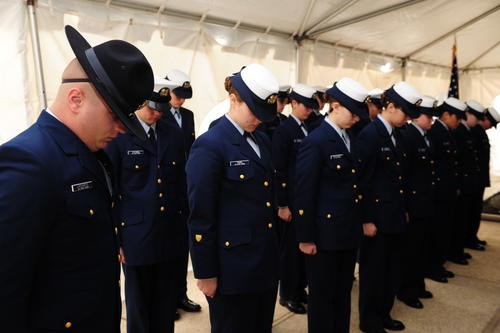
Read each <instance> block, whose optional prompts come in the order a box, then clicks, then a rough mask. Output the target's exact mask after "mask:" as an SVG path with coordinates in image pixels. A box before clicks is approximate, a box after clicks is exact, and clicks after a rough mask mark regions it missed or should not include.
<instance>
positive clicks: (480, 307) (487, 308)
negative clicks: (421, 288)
mask: <svg viewBox="0 0 500 333" xmlns="http://www.w3.org/2000/svg"><path fill="white" fill-rule="evenodd" d="M479 238H481V239H484V240H486V241H487V242H488V245H487V247H486V251H484V252H478V251H473V250H468V252H469V253H471V255H472V256H473V259H472V260H470V264H469V265H468V266H460V265H455V264H448V266H447V267H448V269H449V270H451V271H453V272H454V273H455V274H456V277H455V278H453V279H450V281H449V283H444V284H443V283H437V282H434V281H431V280H426V286H427V289H428V290H429V291H431V292H432V293H433V294H434V298H433V299H425V300H422V302H423V303H424V308H423V309H420V310H417V309H413V308H409V307H407V306H406V305H404V304H403V303H401V302H399V301H396V303H395V306H394V308H393V310H392V316H393V318H395V319H398V320H401V321H403V322H404V324H405V325H406V330H405V331H404V332H407V333H423V332H425V333H434V332H435V333H448V332H449V333H462V332H463V333H476V332H477V333H479V332H484V333H494V332H495V333H500V223H494V222H482V223H481V229H480V231H479ZM188 289H189V290H188V295H189V297H190V298H191V299H193V300H194V301H196V302H198V303H200V304H201V305H202V311H201V312H199V313H185V312H182V311H181V319H180V320H179V321H177V322H176V326H175V331H176V333H197V332H200V333H202V332H203V333H207V332H210V323H209V319H208V305H207V302H206V300H205V298H204V297H203V295H202V294H201V292H200V291H198V290H197V289H196V281H195V280H194V279H193V276H192V272H189V280H188ZM358 318H359V317H358V282H357V281H356V282H354V286H353V293H352V314H351V332H360V331H359V327H358V325H359V319H358ZM125 327H126V318H125V315H124V318H123V321H122V332H126V328H125ZM273 332H274V333H299V332H301V333H302V332H304V333H305V332H307V317H306V315H296V314H293V313H291V312H289V311H288V310H286V309H285V308H284V307H282V306H280V305H279V304H277V305H276V311H275V315H274V324H273ZM234 333H237V332H234Z"/></svg>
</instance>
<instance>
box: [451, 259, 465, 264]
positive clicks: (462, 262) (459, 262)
mask: <svg viewBox="0 0 500 333" xmlns="http://www.w3.org/2000/svg"><path fill="white" fill-rule="evenodd" d="M450 261H451V262H452V263H455V264H457V265H468V264H469V262H468V261H467V260H466V259H464V258H451V259H450Z"/></svg>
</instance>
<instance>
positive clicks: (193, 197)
mask: <svg viewBox="0 0 500 333" xmlns="http://www.w3.org/2000/svg"><path fill="white" fill-rule="evenodd" d="M223 170H224V162H223V158H222V156H221V155H220V154H219V153H218V152H217V147H216V143H214V142H210V141H209V140H206V136H201V137H200V138H198V140H196V141H195V143H194V144H193V146H192V148H191V152H190V154H189V158H188V161H187V164H186V176H187V186H188V201H189V210H190V215H189V219H188V229H189V248H190V252H191V260H192V263H193V270H194V276H195V277H196V278H197V279H208V278H214V277H217V276H218V255H217V218H218V216H217V215H218V212H217V207H218V204H219V203H218V196H219V186H220V185H219V184H220V182H221V179H222V177H223Z"/></svg>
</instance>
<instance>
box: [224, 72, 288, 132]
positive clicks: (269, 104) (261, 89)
mask: <svg viewBox="0 0 500 333" xmlns="http://www.w3.org/2000/svg"><path fill="white" fill-rule="evenodd" d="M230 80H231V83H232V84H233V86H234V87H235V88H236V91H238V93H239V94H240V97H241V99H242V100H243V101H244V102H245V103H246V105H247V106H248V108H249V109H250V111H252V113H253V114H254V116H255V117H257V119H259V120H260V121H262V122H269V121H272V120H273V119H274V118H275V117H276V99H277V98H278V91H279V85H278V81H276V78H275V77H274V75H273V74H272V73H271V72H270V71H269V70H268V69H267V68H265V67H264V66H262V65H259V64H250V65H248V66H246V67H243V68H242V69H241V71H239V72H238V73H235V74H233V75H232V76H230Z"/></svg>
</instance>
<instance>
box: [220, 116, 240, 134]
mask: <svg viewBox="0 0 500 333" xmlns="http://www.w3.org/2000/svg"><path fill="white" fill-rule="evenodd" d="M224 117H226V118H227V120H229V121H230V122H231V124H233V125H234V127H236V129H237V130H238V132H240V134H241V135H243V133H245V130H244V129H243V128H241V126H240V125H238V124H237V123H236V122H235V121H234V120H233V119H231V117H230V116H229V115H228V114H227V113H226V114H225V115H224Z"/></svg>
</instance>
